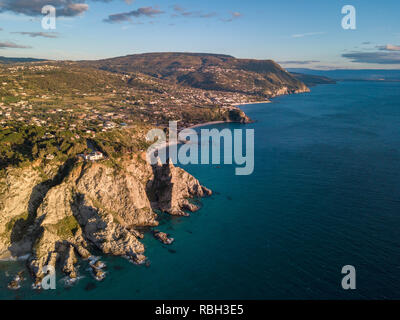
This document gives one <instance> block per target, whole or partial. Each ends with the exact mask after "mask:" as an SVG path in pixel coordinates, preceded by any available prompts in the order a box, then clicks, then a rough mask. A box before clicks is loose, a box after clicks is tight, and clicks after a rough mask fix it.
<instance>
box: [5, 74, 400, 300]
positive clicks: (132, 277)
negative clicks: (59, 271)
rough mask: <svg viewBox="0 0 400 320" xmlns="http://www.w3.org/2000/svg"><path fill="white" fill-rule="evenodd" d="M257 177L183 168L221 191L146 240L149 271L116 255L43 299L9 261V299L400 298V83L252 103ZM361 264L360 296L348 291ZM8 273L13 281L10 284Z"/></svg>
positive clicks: (328, 88)
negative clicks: (162, 237) (101, 270)
mask: <svg viewBox="0 0 400 320" xmlns="http://www.w3.org/2000/svg"><path fill="white" fill-rule="evenodd" d="M243 109H244V111H246V112H247V114H248V115H249V116H250V117H252V118H253V119H255V120H257V122H256V123H254V124H251V125H246V126H244V125H239V124H221V125H214V126H213V127H215V128H218V129H223V128H229V129H235V128H242V129H252V128H254V129H255V171H254V173H253V174H252V175H250V176H235V172H234V168H235V166H231V165H221V166H216V165H189V166H185V169H187V170H188V171H189V172H190V173H192V174H193V175H194V176H196V177H197V178H198V179H199V180H200V181H201V182H202V183H203V184H204V185H206V186H207V187H209V188H211V189H212V190H214V191H215V192H216V193H215V194H214V195H213V196H212V197H211V198H208V199H205V200H204V201H203V208H202V209H201V210H200V211H199V212H197V213H194V214H192V215H191V217H190V218H176V217H169V216H163V217H162V220H161V226H160V228H159V229H161V230H163V231H166V232H168V233H170V234H171V235H172V236H173V237H174V238H175V239H176V241H175V243H174V244H173V245H172V246H168V247H166V246H163V245H162V244H160V243H159V242H158V241H156V240H155V239H153V238H152V236H151V235H149V234H148V235H146V238H145V240H144V243H145V245H146V248H147V249H146V255H147V256H148V257H149V259H150V261H151V265H150V267H148V268H147V267H145V266H135V265H132V264H130V263H129V262H128V261H126V260H124V259H122V258H111V257H107V258H105V259H104V260H105V261H106V263H107V265H108V276H107V278H106V279H105V280H104V281H103V282H100V283H98V282H96V281H94V280H93V279H92V278H91V277H90V276H89V275H88V274H87V271H86V268H87V265H86V264H85V263H82V264H81V266H80V269H79V270H80V273H81V274H82V275H83V276H84V277H83V278H82V279H81V280H80V281H79V282H78V284H76V285H75V286H73V287H71V288H65V287H64V285H63V281H62V279H58V282H57V285H58V286H57V290H55V291H51V292H43V293H40V294H38V293H35V292H33V291H32V290H31V289H30V288H29V283H28V282H27V281H25V282H24V288H22V289H21V290H20V291H17V292H14V291H9V290H8V289H7V288H6V284H7V279H8V280H9V279H10V276H11V275H14V274H15V272H16V271H18V270H20V269H21V266H22V265H23V264H22V263H16V262H2V263H0V298H8V299H15V298H22V299H31V298H34V299H44V298H57V299H63V298H68V299H80V298H86V299H102V298H105V299H108V298H115V299H117V298H118V299H196V298H200V299H202V298H204V299H238V298H241V299H242V298H243V299H339V298H344V299H355V298H357V299H358V298H368V299H374V298H390V299H393V298H397V299H399V298H400V232H399V230H400V83H389V82H341V83H338V84H336V85H324V86H318V87H315V88H313V89H312V92H311V93H306V94H300V95H292V96H284V97H279V98H277V99H274V101H273V103H270V104H258V105H248V106H244V107H243ZM344 265H353V266H355V268H356V271H357V290H353V291H344V290H343V289H342V288H341V279H342V275H341V269H342V267H343V266H344ZM7 274H8V276H7Z"/></svg>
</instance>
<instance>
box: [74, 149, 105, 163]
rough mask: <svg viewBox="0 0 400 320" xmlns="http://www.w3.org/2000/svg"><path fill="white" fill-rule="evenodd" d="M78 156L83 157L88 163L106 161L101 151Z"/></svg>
mask: <svg viewBox="0 0 400 320" xmlns="http://www.w3.org/2000/svg"><path fill="white" fill-rule="evenodd" d="M78 156H79V157H82V158H83V159H84V160H86V161H98V160H101V159H104V155H103V154H102V153H101V152H99V151H95V152H91V153H85V154H79V155H78Z"/></svg>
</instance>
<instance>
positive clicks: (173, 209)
mask: <svg viewBox="0 0 400 320" xmlns="http://www.w3.org/2000/svg"><path fill="white" fill-rule="evenodd" d="M144 158H145V155H144V154H140V155H139V154H138V155H131V156H130V157H128V158H127V159H123V160H122V162H121V166H120V167H119V168H113V167H112V166H109V165H108V164H107V163H106V162H103V163H102V162H74V161H72V162H68V163H65V164H62V165H60V166H59V167H55V166H54V165H48V166H47V167H45V169H44V172H42V170H40V168H39V165H38V166H35V164H32V166H30V167H26V168H19V169H12V168H10V169H8V170H7V172H6V177H5V178H4V181H2V183H3V185H4V186H5V190H3V193H2V195H1V198H0V200H1V202H0V203H1V208H0V209H1V213H2V214H1V216H0V258H1V259H7V258H17V257H22V256H25V257H27V260H26V265H27V269H28V270H29V273H30V274H31V276H32V281H33V283H34V287H35V288H40V282H41V280H42V279H43V278H44V276H45V275H46V274H45V272H44V267H45V266H52V267H54V268H55V269H56V270H57V271H58V270H60V271H61V272H62V273H64V274H65V275H66V276H68V277H69V278H70V279H71V280H74V279H77V278H78V277H79V273H80V272H82V271H80V270H78V268H77V265H78V262H79V260H89V261H90V266H91V273H92V275H93V276H94V278H95V279H97V280H99V281H101V280H102V279H104V277H105V275H106V273H105V271H104V265H103V264H102V262H101V261H99V260H96V259H95V258H94V252H99V251H100V252H101V253H102V254H105V255H113V256H120V257H125V258H127V259H129V260H130V261H132V262H133V263H136V264H143V263H146V257H145V255H144V253H145V248H144V246H143V244H142V243H141V242H140V239H142V238H143V234H142V233H141V232H140V231H139V229H142V228H153V227H155V226H157V225H158V221H157V218H158V214H159V213H161V212H164V213H168V214H171V215H178V216H188V215H189V213H188V212H195V211H197V210H198V209H199V207H198V206H197V205H194V204H193V203H192V202H191V201H190V199H192V198H201V197H206V196H210V195H211V194H212V191H211V190H209V189H208V188H206V187H204V186H202V185H201V184H200V182H199V181H198V180H197V179H196V178H194V177H193V176H192V175H190V174H189V173H187V172H186V171H184V170H183V169H181V168H178V167H175V166H174V165H173V164H172V163H167V164H164V165H163V164H156V165H154V166H151V165H149V164H148V163H147V162H146V161H144ZM43 173H46V176H47V177H48V179H45V180H44V179H43ZM159 236H160V237H159V238H160V240H161V239H164V237H163V236H162V234H161V233H160V234H159ZM164 240H165V241H169V240H170V239H169V238H166V239H164ZM19 280H20V278H18V279H14V282H12V283H10V287H11V288H13V289H17V288H18V286H19Z"/></svg>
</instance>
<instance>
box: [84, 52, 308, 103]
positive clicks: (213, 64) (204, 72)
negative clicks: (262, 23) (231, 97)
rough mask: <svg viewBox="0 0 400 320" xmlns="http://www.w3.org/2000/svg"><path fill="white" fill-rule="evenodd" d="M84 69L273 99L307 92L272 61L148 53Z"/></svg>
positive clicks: (98, 62) (98, 63) (301, 84)
mask: <svg viewBox="0 0 400 320" xmlns="http://www.w3.org/2000/svg"><path fill="white" fill-rule="evenodd" d="M80 63H81V65H85V66H91V67H95V68H98V69H101V70H106V71H111V72H116V73H124V74H130V73H137V72H140V73H143V74H146V75H149V76H152V77H155V78H158V79H163V80H167V81H169V82H171V83H175V84H180V85H184V86H188V87H192V88H198V89H204V90H215V91H226V92H237V93H243V94H251V95H259V96H263V97H265V98H271V97H274V96H276V95H279V94H287V93H295V92H302V91H306V90H307V87H306V85H305V84H304V83H302V82H301V81H299V80H298V79H296V78H295V77H293V76H292V75H291V74H290V73H288V72H287V71H286V70H284V69H283V68H282V67H281V66H279V65H278V64H277V63H275V62H274V61H272V60H254V59H236V58H234V57H232V56H228V55H218V54H205V53H173V52H172V53H146V54H136V55H128V56H125V57H117V58H111V59H105V60H98V61H81V62H80Z"/></svg>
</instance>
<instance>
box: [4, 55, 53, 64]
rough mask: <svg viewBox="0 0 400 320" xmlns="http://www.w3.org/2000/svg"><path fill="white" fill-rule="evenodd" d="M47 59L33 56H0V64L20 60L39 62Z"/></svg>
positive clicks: (18, 61)
mask: <svg viewBox="0 0 400 320" xmlns="http://www.w3.org/2000/svg"><path fill="white" fill-rule="evenodd" d="M40 61H47V60H45V59H35V58H7V57H2V56H0V63H2V64H12V63H20V62H21V63H22V62H40Z"/></svg>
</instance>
